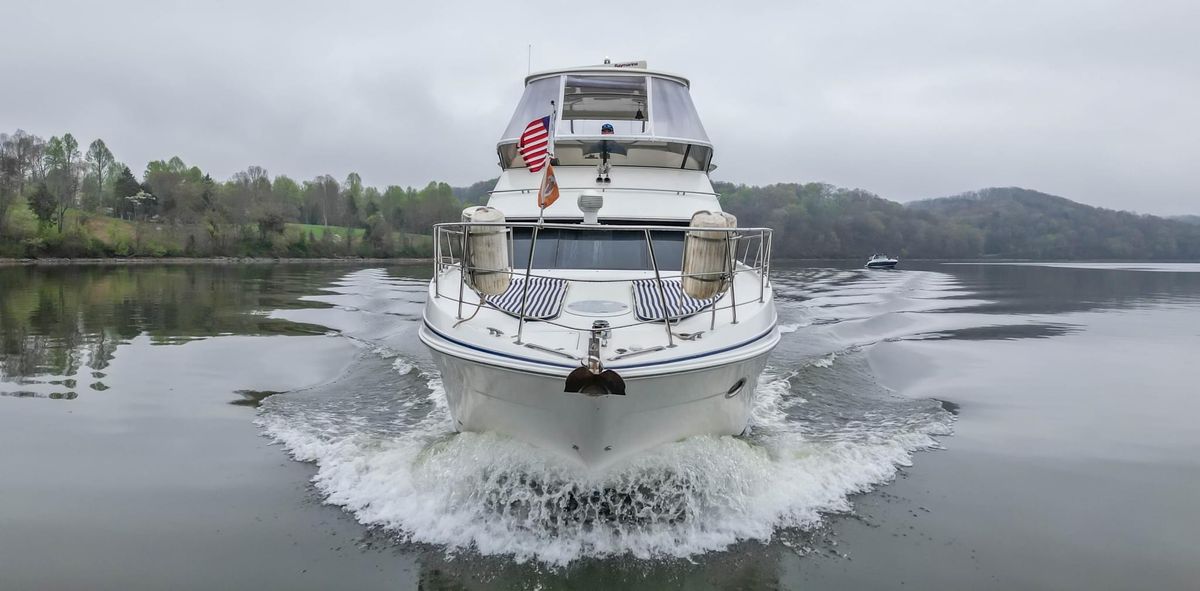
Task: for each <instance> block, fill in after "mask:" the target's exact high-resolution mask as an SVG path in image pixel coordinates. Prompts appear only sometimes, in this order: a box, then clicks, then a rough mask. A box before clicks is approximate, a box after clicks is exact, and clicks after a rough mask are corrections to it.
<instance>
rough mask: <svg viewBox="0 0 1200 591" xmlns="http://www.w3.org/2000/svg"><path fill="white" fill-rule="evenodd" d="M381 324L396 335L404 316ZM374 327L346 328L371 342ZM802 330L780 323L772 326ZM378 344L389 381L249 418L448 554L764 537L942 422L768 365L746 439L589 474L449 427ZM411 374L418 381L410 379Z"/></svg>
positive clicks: (378, 287)
mask: <svg viewBox="0 0 1200 591" xmlns="http://www.w3.org/2000/svg"><path fill="white" fill-rule="evenodd" d="M385 279H386V276H381V275H380V274H376V273H358V274H352V275H348V276H347V277H346V280H345V282H344V283H346V284H347V285H348V286H349V287H345V288H337V289H335V290H330V291H344V292H346V293H347V294H348V295H338V296H333V297H336V298H338V299H341V298H346V301H345V302H342V303H350V302H353V301H355V300H356V298H355V297H354V296H353V294H354V292H356V291H357V292H360V293H362V294H368V295H364V296H361V297H359V298H358V300H362V299H366V298H370V299H372V300H373V301H375V302H377V303H378V305H379V306H384V307H388V306H392V305H393V304H391V303H390V302H392V301H393V299H392V298H393V297H394V296H396V295H397V294H398V293H400V292H401V291H403V290H407V289H408V288H409V286H407V285H393V284H391V283H388V282H386V281H385ZM356 305H358V304H357V303H356ZM397 305H398V306H399V304H397ZM405 305H411V306H416V305H417V304H405ZM358 307H360V308H361V309H368V308H369V307H370V306H367V305H359V306H358ZM388 309H391V308H388ZM397 310H400V311H403V310H406V308H403V306H401V307H400V308H397ZM358 314H363V312H359V313H358ZM336 318H339V319H344V317H341V316H337V317H336ZM383 322H384V325H385V326H388V327H389V328H388V330H393V328H394V327H395V326H400V325H401V323H405V322H412V321H411V320H402V319H401V318H400V317H398V316H387V317H386V318H385V319H384V320H383ZM391 322H395V323H396V325H390V324H388V323H391ZM379 324H380V323H379V322H378V321H376V322H373V323H372V324H371V328H370V329H368V328H366V327H365V323H364V326H363V327H359V326H358V325H357V324H355V323H348V324H347V325H346V326H345V327H343V329H344V330H345V331H346V332H347V335H348V336H355V337H356V338H364V339H368V340H373V341H374V339H373V337H372V335H375V334H376V333H379V327H378V326H376V325H379ZM804 326H808V324H801V323H800V322H794V323H790V324H782V325H780V331H781V332H785V333H787V332H794V331H796V330H799V329H800V328H803V327H804ZM356 330H360V331H361V332H362V334H358V333H356V332H355V331H356ZM379 334H382V333H379ZM389 334H390V333H389ZM374 342H377V341H374ZM396 348H398V347H396ZM848 351H851V353H852V352H853V350H848ZM376 353H377V354H378V355H379V356H380V357H382V358H383V359H389V360H390V361H391V367H392V368H393V369H394V370H395V371H396V372H397V373H398V374H399V376H397V381H398V383H399V384H400V385H399V386H398V388H400V389H401V391H400V392H398V393H396V394H392V393H390V392H385V394H386V396H381V395H380V394H379V392H378V390H376V391H375V393H374V394H371V393H369V392H357V391H353V389H351V391H339V392H326V393H322V392H308V393H307V394H308V395H309V396H311V399H307V402H306V399H305V398H303V397H300V396H275V397H271V398H269V399H267V401H266V402H265V403H264V406H263V408H262V410H261V414H260V415H259V424H260V425H261V426H262V427H263V428H264V430H265V432H266V433H267V434H268V435H270V436H271V437H272V438H274V439H275V440H277V441H278V442H280V443H281V444H282V445H283V446H284V447H285V448H286V449H287V450H288V451H289V452H290V453H291V454H292V455H293V456H294V457H295V458H296V459H298V460H302V461H309V462H313V463H315V464H316V466H317V473H316V475H315V476H314V478H313V484H314V486H315V487H316V488H317V489H318V490H319V491H320V492H321V493H322V494H323V495H325V497H326V500H327V501H328V502H329V503H333V504H336V505H340V506H343V507H344V508H346V509H347V510H348V511H351V512H353V513H354V515H355V516H356V518H357V519H358V520H359V521H361V522H362V523H364V524H367V525H372V526H379V527H383V528H386V529H388V530H389V531H391V532H394V533H395V534H396V535H397V536H398V537H399V538H401V539H403V540H410V541H415V542H425V543H431V544H437V545H441V546H443V547H445V548H446V549H447V550H448V551H451V552H454V551H474V552H479V553H482V554H489V555H492V554H503V555H511V556H513V557H514V558H515V559H516V560H518V561H527V560H536V561H540V562H543V563H547V564H550V565H565V564H568V563H570V562H572V561H575V560H578V559H580V558H584V557H604V556H615V555H631V556H635V557H638V558H656V557H681V558H684V557H692V556H695V555H697V554H701V553H704V552H708V551H714V550H720V549H723V548H726V547H728V546H729V545H731V544H734V543H736V542H738V541H741V540H749V539H754V540H763V541H766V540H770V539H771V538H772V537H773V536H775V535H777V532H779V531H780V529H781V528H804V527H810V526H812V525H814V524H816V523H818V522H819V521H820V520H821V519H822V516H823V515H825V514H828V513H830V512H841V511H847V510H849V509H850V508H851V505H850V500H849V496H850V495H852V494H854V493H857V492H862V491H865V490H868V489H870V488H872V487H874V486H877V485H879V484H881V483H885V482H888V481H889V480H890V479H891V478H893V477H894V475H895V473H896V470H897V469H898V467H899V466H906V465H908V464H909V463H910V461H911V455H912V453H913V452H914V451H916V450H919V449H925V448H932V447H936V446H937V442H936V440H935V439H934V436H936V435H941V434H946V433H949V429H950V420H951V419H950V417H949V415H948V414H947V413H944V412H943V411H940V410H936V403H933V402H932V401H925V402H924V403H922V402H920V401H909V402H904V403H901V404H896V405H894V408H889V407H888V406H887V405H888V402H887V400H882V401H879V400H874V399H862V400H856V401H851V404H858V405H860V406H857V407H851V408H849V411H850V412H851V413H857V415H856V416H859V417H861V419H862V420H858V421H852V422H850V423H846V422H845V421H844V420H843V417H844V416H845V414H846V413H845V411H846V410H847V409H845V408H841V407H836V405H837V404H841V403H842V402H843V401H844V399H845V398H847V397H846V396H844V395H842V392H841V391H832V392H830V393H825V392H823V391H821V390H820V389H817V388H811V387H803V388H799V387H794V386H793V382H795V381H796V380H798V379H800V377H802V376H803V375H804V374H803V368H801V369H797V370H794V371H783V370H781V369H779V368H768V369H767V371H766V372H764V373H763V375H762V376H761V377H760V379H759V381H758V384H757V391H756V397H755V406H754V408H753V412H752V415H751V428H752V433H751V435H749V436H748V437H712V436H707V437H695V438H691V439H688V440H685V441H681V442H676V443H671V444H668V445H664V446H661V447H659V448H656V449H654V450H650V451H648V452H646V453H643V454H640V455H638V456H636V457H634V458H630V459H629V460H627V461H625V462H624V463H622V464H619V465H616V466H614V467H612V468H611V469H609V470H607V471H606V472H604V473H600V474H597V473H589V472H586V471H581V470H580V469H578V468H576V467H575V466H574V465H571V464H567V463H564V462H563V461H562V460H559V459H558V458H557V457H555V456H552V455H550V454H548V453H546V452H543V451H541V450H539V449H537V448H534V447H532V446H529V445H527V444H524V443H522V442H520V441H516V440H512V439H509V438H505V437H503V436H499V435H495V434H476V433H461V434H455V433H454V432H453V425H452V421H451V419H450V416H449V412H448V410H447V405H446V398H445V395H444V392H443V391H442V383H441V379H440V377H439V376H438V375H437V373H436V372H435V371H434V370H433V369H432V368H431V366H430V365H429V364H428V362H424V363H421V362H418V361H416V360H414V359H410V358H407V357H405V356H404V355H401V354H396V353H394V351H393V349H389V348H379V349H377V350H376ZM843 354H845V353H843ZM393 355H394V358H392V357H393ZM835 359H837V354H836V353H835V354H828V355H825V356H824V357H820V358H818V359H817V360H816V361H813V362H811V363H809V365H810V366H816V367H830V366H831V365H832V364H833V362H834V360H835ZM854 360H855V358H854V357H849V358H848V360H847V362H846V363H847V365H849V366H851V367H852V363H853V362H854ZM840 366H841V363H839V367H840ZM820 375H821V376H830V377H837V375H838V374H837V373H834V372H821V373H820ZM413 377H418V378H421V379H423V380H424V381H425V383H426V385H427V388H420V387H413V384H412V378H413ZM809 378H811V376H809V377H806V378H805V379H809ZM335 383H342V382H335ZM351 383H353V382H351ZM798 390H804V397H802V396H801V393H800V392H799V391H798ZM370 396H376V398H371V397H370ZM396 396H398V397H399V398H398V399H397V398H396ZM850 398H854V397H853V396H851V397H850ZM905 404H911V405H913V406H911V407H910V406H905ZM931 407H932V408H933V410H931ZM823 421H825V422H823Z"/></svg>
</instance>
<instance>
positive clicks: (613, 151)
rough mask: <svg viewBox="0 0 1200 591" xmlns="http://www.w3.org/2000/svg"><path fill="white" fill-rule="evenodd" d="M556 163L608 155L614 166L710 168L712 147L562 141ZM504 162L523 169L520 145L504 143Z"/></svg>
mask: <svg viewBox="0 0 1200 591" xmlns="http://www.w3.org/2000/svg"><path fill="white" fill-rule="evenodd" d="M554 151H555V154H554V155H555V158H557V159H558V163H557V164H556V166H595V165H596V164H599V163H600V161H601V160H603V159H604V157H605V156H607V157H608V161H609V163H611V164H612V165H613V166H651V167H658V168H679V169H683V170H708V167H709V164H710V163H711V162H712V148H710V147H708V146H702V145H698V144H683V143H678V142H660V141H653V140H642V141H620V140H603V139H596V140H562V139H560V140H559V141H558V142H557V143H555V145H554ZM499 154H500V165H501V166H503V167H504V168H505V169H508V168H513V167H516V168H521V167H524V166H525V161H524V160H522V159H521V156H520V154H519V153H518V152H517V145H516V144H504V145H501V146H500V150H499Z"/></svg>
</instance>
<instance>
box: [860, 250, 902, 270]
mask: <svg viewBox="0 0 1200 591" xmlns="http://www.w3.org/2000/svg"><path fill="white" fill-rule="evenodd" d="M899 263H900V259H897V258H894V257H890V256H888V255H886V254H883V253H878V252H877V253H875V254H873V255H871V258H869V259H867V268H868V269H895V268H896V265H898V264H899Z"/></svg>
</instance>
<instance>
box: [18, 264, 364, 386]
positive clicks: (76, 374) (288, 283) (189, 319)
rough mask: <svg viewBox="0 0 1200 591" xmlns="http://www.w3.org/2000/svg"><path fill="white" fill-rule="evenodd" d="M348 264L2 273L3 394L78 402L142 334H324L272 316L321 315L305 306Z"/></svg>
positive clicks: (155, 340) (179, 339) (175, 340)
mask: <svg viewBox="0 0 1200 591" xmlns="http://www.w3.org/2000/svg"><path fill="white" fill-rule="evenodd" d="M346 271H347V269H346V267H344V266H308V265H302V266H296V265H283V266H281V265H268V264H264V265H137V266H64V267H0V383H4V382H7V383H11V384H15V385H20V386H29V385H40V386H41V387H40V388H29V387H20V388H14V389H10V388H5V387H3V386H0V395H4V396H35V397H47V398H55V399H73V398H76V397H77V396H79V390H80V389H81V388H82V387H84V385H85V384H86V388H87V389H89V390H91V391H94V392H102V391H104V390H106V389H108V386H106V385H105V384H104V383H103V381H101V380H102V379H103V378H104V377H105V373H104V370H105V369H106V368H107V367H108V364H109V362H110V361H111V360H112V359H113V356H114V354H115V353H116V351H117V349H118V348H119V347H120V346H121V345H123V344H125V343H128V342H129V341H130V340H131V339H133V338H135V337H138V336H139V335H147V336H148V337H149V339H150V342H151V343H152V344H155V345H176V344H182V343H186V342H189V341H192V340H196V339H201V338H207V337H212V336H217V335H226V334H240V335H267V334H321V333H324V332H325V331H326V329H325V328H323V327H320V326H315V325H311V324H303V323H296V322H288V321H283V320H277V319H272V318H268V317H266V313H267V312H269V311H271V310H277V309H286V308H300V307H307V308H313V307H316V308H324V307H327V305H326V304H322V303H319V302H307V301H302V300H301V299H300V297H301V296H303V295H309V294H312V293H313V292H315V291H317V290H319V289H320V288H321V287H323V286H325V285H328V284H329V283H330V282H331V281H332V280H334V279H335V278H337V277H339V276H341V275H344V274H345V273H346Z"/></svg>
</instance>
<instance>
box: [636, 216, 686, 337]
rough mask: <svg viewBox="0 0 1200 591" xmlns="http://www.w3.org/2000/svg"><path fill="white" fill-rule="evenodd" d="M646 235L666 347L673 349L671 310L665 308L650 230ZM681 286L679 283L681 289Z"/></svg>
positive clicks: (665, 295) (660, 276) (664, 290)
mask: <svg viewBox="0 0 1200 591" xmlns="http://www.w3.org/2000/svg"><path fill="white" fill-rule="evenodd" d="M642 232H643V233H644V234H645V235H646V248H647V249H649V250H650V266H652V267H654V280H655V281H656V282H657V283H658V297H659V300H660V301H662V307H663V325H664V326H666V327H667V346H668V347H674V346H675V340H674V338H675V337H674V336H673V335H672V334H671V310H670V309H669V308H667V288H666V287H665V286H663V280H662V274H661V273H659V271H658V259H657V258H655V256H654V240H653V239H651V238H650V230H643V231H642ZM682 286H683V284H682V283H680V288H681V289H682Z"/></svg>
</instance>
